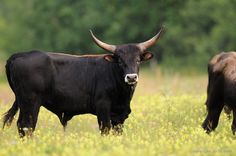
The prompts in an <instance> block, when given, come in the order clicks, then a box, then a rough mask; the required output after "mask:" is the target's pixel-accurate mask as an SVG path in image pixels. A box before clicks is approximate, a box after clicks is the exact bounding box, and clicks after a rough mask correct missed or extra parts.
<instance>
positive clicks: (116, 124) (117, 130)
mask: <svg viewBox="0 0 236 156" xmlns="http://www.w3.org/2000/svg"><path fill="white" fill-rule="evenodd" d="M130 113H131V109H130V108H128V109H127V110H126V111H125V112H123V113H120V114H119V113H112V114H111V124H112V129H113V132H114V134H115V135H121V134H122V133H123V127H124V125H123V124H124V122H125V120H126V119H127V118H128V116H129V114H130Z"/></svg>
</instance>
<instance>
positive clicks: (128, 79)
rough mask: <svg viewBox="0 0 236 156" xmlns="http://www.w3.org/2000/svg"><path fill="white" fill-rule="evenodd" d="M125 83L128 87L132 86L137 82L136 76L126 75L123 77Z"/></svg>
mask: <svg viewBox="0 0 236 156" xmlns="http://www.w3.org/2000/svg"><path fill="white" fill-rule="evenodd" d="M125 82H126V83H128V84H129V85H133V84H135V83H137V82H138V74H135V73H133V74H126V75H125Z"/></svg>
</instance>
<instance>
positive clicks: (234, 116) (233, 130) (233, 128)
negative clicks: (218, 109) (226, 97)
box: [231, 108, 236, 135]
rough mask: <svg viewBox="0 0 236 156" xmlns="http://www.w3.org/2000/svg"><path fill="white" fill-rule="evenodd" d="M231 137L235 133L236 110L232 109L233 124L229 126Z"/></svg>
mask: <svg viewBox="0 0 236 156" xmlns="http://www.w3.org/2000/svg"><path fill="white" fill-rule="evenodd" d="M231 129H232V132H233V135H235V132H236V109H235V108H234V109H233V122H232V126H231Z"/></svg>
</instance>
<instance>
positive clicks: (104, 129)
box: [101, 127, 110, 136]
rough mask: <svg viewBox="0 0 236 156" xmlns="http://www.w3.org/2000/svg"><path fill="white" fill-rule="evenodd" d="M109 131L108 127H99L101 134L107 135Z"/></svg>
mask: <svg viewBox="0 0 236 156" xmlns="http://www.w3.org/2000/svg"><path fill="white" fill-rule="evenodd" d="M109 132H110V128H108V127H105V128H103V129H101V135H102V136H107V135H108V134H109Z"/></svg>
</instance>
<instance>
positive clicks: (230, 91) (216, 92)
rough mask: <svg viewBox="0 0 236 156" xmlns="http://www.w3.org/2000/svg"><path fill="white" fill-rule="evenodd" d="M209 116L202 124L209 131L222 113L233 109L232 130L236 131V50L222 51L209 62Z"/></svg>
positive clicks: (213, 127)
mask: <svg viewBox="0 0 236 156" xmlns="http://www.w3.org/2000/svg"><path fill="white" fill-rule="evenodd" d="M208 76H209V77H208V78H209V79H208V87H207V100H206V107H207V112H208V114H207V117H206V119H205V121H204V122H203V124H202V127H203V129H205V130H206V132H207V133H210V132H211V131H213V130H214V129H215V128H216V127H217V125H218V121H219V117H220V113H221V111H222V109H223V107H225V111H226V112H228V113H230V110H232V111H233V122H232V126H231V129H232V132H233V134H235V131H236V52H227V53H226V52H222V53H220V54H217V55H215V56H214V57H213V58H212V59H211V60H210V61H209V63H208Z"/></svg>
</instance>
